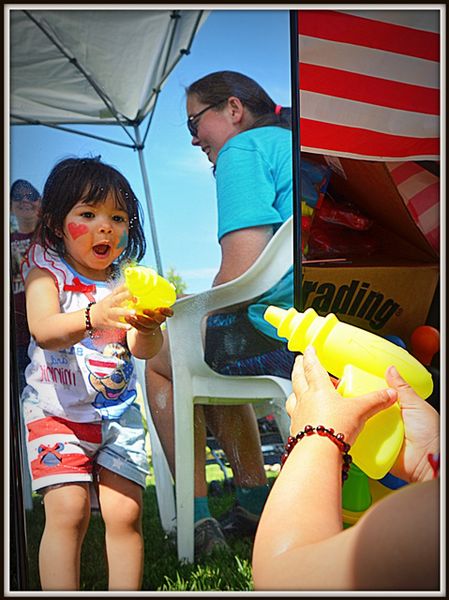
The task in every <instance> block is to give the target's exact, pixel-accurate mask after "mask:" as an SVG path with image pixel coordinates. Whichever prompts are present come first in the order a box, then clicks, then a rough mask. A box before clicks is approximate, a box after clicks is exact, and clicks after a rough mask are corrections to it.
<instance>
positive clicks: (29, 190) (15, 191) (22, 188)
mask: <svg viewBox="0 0 449 600" xmlns="http://www.w3.org/2000/svg"><path fill="white" fill-rule="evenodd" d="M23 192H25V193H26V194H32V195H33V198H34V199H35V200H37V199H38V198H39V196H40V194H39V192H38V191H37V189H36V188H35V187H34V185H33V184H32V183H30V182H29V181H27V180H26V179H16V180H15V182H14V183H13V184H12V186H11V190H10V197H11V200H13V199H14V196H17V195H19V194H21V193H23Z"/></svg>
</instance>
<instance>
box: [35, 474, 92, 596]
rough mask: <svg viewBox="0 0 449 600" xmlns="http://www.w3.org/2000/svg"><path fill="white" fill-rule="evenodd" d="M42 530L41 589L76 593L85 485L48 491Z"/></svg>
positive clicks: (86, 501)
mask: <svg viewBox="0 0 449 600" xmlns="http://www.w3.org/2000/svg"><path fill="white" fill-rule="evenodd" d="M44 507H45V528H44V533H43V535H42V539H41V544H40V548H39V573H40V579H41V587H42V590H63V591H68V590H78V589H79V580H80V556H81V546H82V543H83V540H84V536H85V534H86V531H87V528H88V525H89V518H90V498H89V488H88V484H87V483H71V484H64V485H61V486H58V487H52V488H48V489H47V490H46V492H45V494H44Z"/></svg>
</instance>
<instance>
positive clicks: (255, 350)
mask: <svg viewBox="0 0 449 600" xmlns="http://www.w3.org/2000/svg"><path fill="white" fill-rule="evenodd" d="M295 357H296V354H295V353H294V352H290V350H288V349H287V344H286V343H285V342H283V341H282V340H276V339H274V338H271V337H269V336H268V335H265V334H264V333H262V332H261V331H259V330H258V329H256V328H255V327H254V326H253V324H252V323H251V321H250V320H249V317H248V314H247V313H246V311H238V312H232V313H220V314H216V315H211V316H210V317H208V319H207V326H206V339H205V351H204V360H205V361H206V362H207V364H208V365H209V366H210V367H211V369H213V370H214V371H217V372H218V373H221V374H222V375H276V376H277V377H284V378H285V379H290V377H291V373H292V369H293V363H294V362H295Z"/></svg>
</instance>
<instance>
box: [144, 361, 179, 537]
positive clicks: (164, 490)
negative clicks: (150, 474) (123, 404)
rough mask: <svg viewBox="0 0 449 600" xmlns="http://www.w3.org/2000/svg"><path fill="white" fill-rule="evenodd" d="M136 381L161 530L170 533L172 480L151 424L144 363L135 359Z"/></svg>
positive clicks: (172, 524) (173, 521)
mask: <svg viewBox="0 0 449 600" xmlns="http://www.w3.org/2000/svg"><path fill="white" fill-rule="evenodd" d="M135 365H136V374H137V380H138V382H139V384H140V389H141V392H142V400H143V405H144V409H145V417H146V421H147V426H148V433H149V435H150V445H151V459H152V462H153V469H154V479H155V484H156V497H157V505H158V510H159V518H160V520H161V525H162V528H163V529H164V531H165V532H166V533H171V532H172V531H174V529H175V527H176V509H175V494H174V489H173V478H172V475H171V472H170V467H169V465H168V461H167V459H166V457H165V453H164V449H163V448H162V444H161V442H160V440H159V435H158V433H157V431H156V428H155V426H154V423H153V418H152V416H151V411H150V407H149V404H148V397H147V393H146V385H145V361H143V360H139V359H135Z"/></svg>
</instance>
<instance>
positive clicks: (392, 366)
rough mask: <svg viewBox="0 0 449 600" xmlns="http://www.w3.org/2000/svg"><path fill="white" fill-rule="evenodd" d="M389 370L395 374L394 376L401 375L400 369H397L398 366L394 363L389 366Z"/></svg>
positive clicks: (391, 373)
mask: <svg viewBox="0 0 449 600" xmlns="http://www.w3.org/2000/svg"><path fill="white" fill-rule="evenodd" d="M388 372H389V373H390V375H393V376H394V377H396V376H397V375H399V373H398V370H397V369H396V367H395V366H394V365H391V367H388Z"/></svg>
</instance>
